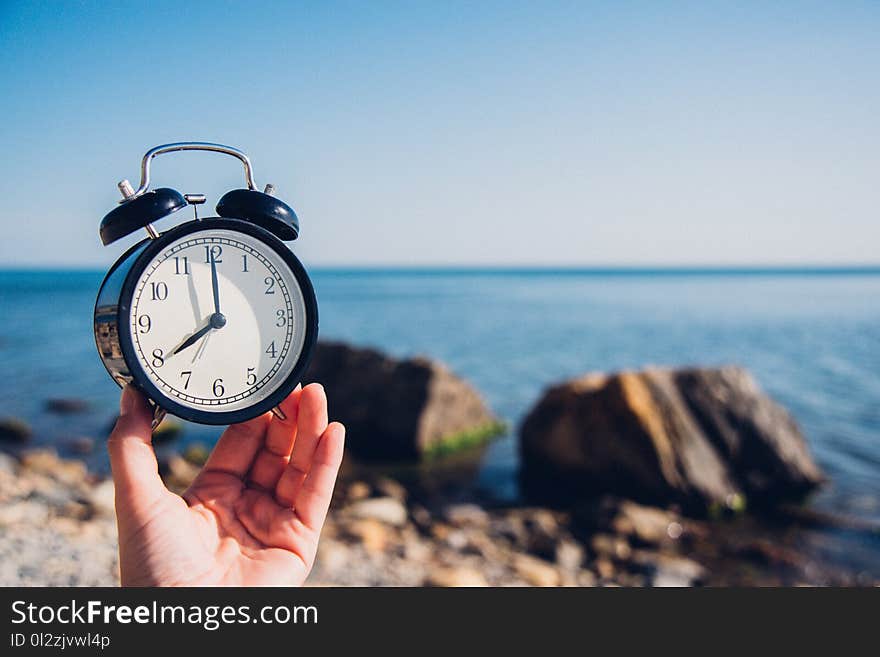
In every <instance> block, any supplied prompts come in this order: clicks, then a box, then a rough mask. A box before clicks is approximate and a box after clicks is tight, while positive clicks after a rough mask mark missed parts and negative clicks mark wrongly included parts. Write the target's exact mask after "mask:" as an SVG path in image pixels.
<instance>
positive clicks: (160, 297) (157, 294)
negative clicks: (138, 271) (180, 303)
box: [150, 281, 168, 301]
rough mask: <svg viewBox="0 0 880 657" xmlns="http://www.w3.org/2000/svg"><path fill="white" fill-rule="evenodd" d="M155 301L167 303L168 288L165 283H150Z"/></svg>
mask: <svg viewBox="0 0 880 657" xmlns="http://www.w3.org/2000/svg"><path fill="white" fill-rule="evenodd" d="M150 292H151V293H152V295H153V301H165V299H167V298H168V286H167V285H166V284H165V283H163V282H161V281H160V282H158V283H150Z"/></svg>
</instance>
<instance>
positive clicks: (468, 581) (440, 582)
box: [425, 567, 489, 587]
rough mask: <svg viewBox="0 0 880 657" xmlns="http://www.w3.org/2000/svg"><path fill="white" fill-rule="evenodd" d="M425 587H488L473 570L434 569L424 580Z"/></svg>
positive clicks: (479, 574) (481, 577) (484, 580)
mask: <svg viewBox="0 0 880 657" xmlns="http://www.w3.org/2000/svg"><path fill="white" fill-rule="evenodd" d="M425 586H442V587H460V586H470V587H475V586H489V583H488V582H487V581H486V578H485V577H483V575H482V573H480V572H479V571H477V570H474V569H473V568H442V567H441V568H435V569H434V570H432V571H431V572H430V574H429V575H428V577H427V578H426V579H425Z"/></svg>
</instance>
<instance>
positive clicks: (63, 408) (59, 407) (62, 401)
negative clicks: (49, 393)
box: [46, 397, 89, 415]
mask: <svg viewBox="0 0 880 657" xmlns="http://www.w3.org/2000/svg"><path fill="white" fill-rule="evenodd" d="M46 410H47V411H49V412H50V413H57V414H58V415H71V414H73V413H83V412H85V411H87V410H89V403H88V402H87V401H86V400H84V399H76V398H75V397H67V398H62V397H59V398H55V399H47V400H46Z"/></svg>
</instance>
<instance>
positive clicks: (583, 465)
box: [520, 367, 823, 511]
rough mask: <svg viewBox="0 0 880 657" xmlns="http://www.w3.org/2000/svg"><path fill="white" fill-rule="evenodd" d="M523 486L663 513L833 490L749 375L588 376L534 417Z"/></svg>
mask: <svg viewBox="0 0 880 657" xmlns="http://www.w3.org/2000/svg"><path fill="white" fill-rule="evenodd" d="M520 451H521V457H522V464H523V465H522V481H523V485H524V490H525V491H526V493H527V494H529V495H531V496H532V497H535V498H539V499H545V500H555V501H566V502H570V501H571V500H572V499H577V498H588V497H592V496H594V495H596V494H598V493H606V492H611V493H615V494H619V495H621V496H624V497H629V498H634V499H638V500H642V501H647V502H649V503H653V504H666V503H669V502H678V503H681V504H684V505H686V506H687V507H689V508H691V509H695V510H702V511H705V510H707V509H709V508H711V507H713V506H724V507H729V508H730V507H737V506H740V507H741V506H742V505H743V504H744V502H745V501H747V502H748V503H749V504H750V505H757V506H760V505H764V504H767V505H769V504H775V503H778V502H781V501H783V500H786V499H791V498H797V497H799V496H801V495H803V494H804V493H806V492H808V491H809V490H811V489H812V488H814V487H815V486H817V485H818V484H819V483H821V482H822V481H823V476H822V473H821V472H820V471H819V468H818V466H816V464H815V463H814V461H813V460H812V458H811V456H810V454H809V451H808V449H807V445H806V442H805V440H804V438H803V436H802V435H801V433H800V431H799V430H798V428H797V425H796V424H795V422H794V420H793V419H792V418H791V416H790V415H789V414H788V413H787V412H786V411H785V409H783V408H782V407H781V406H779V405H778V404H776V403H775V402H773V401H772V400H771V399H769V398H768V397H767V396H765V395H764V394H763V393H761V391H760V390H759V389H758V387H757V385H756V384H755V382H754V380H753V379H752V378H751V376H750V375H749V374H748V373H747V372H746V371H745V370H743V369H740V368H737V367H723V368H719V369H682V370H666V369H648V370H645V371H642V372H623V373H620V374H614V375H587V376H585V377H583V378H581V379H577V380H574V381H569V382H566V383H563V384H561V385H558V386H555V387H553V388H551V389H550V390H548V391H547V392H546V393H545V395H544V397H543V398H542V399H541V400H540V401H539V402H538V404H537V405H536V406H535V407H534V408H533V409H532V411H531V412H530V413H529V415H528V416H527V417H526V419H525V421H524V423H523V427H522V431H521V435H520Z"/></svg>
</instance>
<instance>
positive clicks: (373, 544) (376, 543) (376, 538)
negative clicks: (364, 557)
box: [346, 518, 389, 553]
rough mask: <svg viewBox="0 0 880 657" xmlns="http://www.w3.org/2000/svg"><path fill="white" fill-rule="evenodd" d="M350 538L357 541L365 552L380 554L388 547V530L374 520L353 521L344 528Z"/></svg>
mask: <svg viewBox="0 0 880 657" xmlns="http://www.w3.org/2000/svg"><path fill="white" fill-rule="evenodd" d="M346 530H347V533H348V534H349V535H350V536H353V537H355V538H356V539H357V540H359V541H360V542H361V543H362V544H363V546H364V548H366V550H367V552H373V553H381V552H383V551H384V550H385V547H386V546H387V545H388V542H389V541H388V539H389V534H388V529H387V527H386V525H384V524H382V523H381V522H379V521H378V520H376V519H374V518H364V519H362V520H355V521H354V522H352V523H351V524H349V525H348V526H347V527H346Z"/></svg>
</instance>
